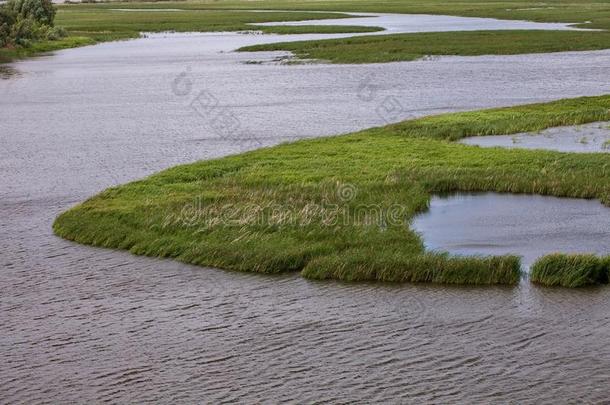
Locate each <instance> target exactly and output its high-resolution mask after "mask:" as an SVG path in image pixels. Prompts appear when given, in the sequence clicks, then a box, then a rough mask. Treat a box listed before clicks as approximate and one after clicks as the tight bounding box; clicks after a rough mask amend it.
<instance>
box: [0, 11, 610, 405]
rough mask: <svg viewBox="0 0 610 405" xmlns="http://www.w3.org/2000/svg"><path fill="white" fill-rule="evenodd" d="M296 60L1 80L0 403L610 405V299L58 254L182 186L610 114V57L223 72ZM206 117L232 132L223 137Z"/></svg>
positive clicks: (210, 48) (162, 60)
mask: <svg viewBox="0 0 610 405" xmlns="http://www.w3.org/2000/svg"><path fill="white" fill-rule="evenodd" d="M449 22H450V19H449ZM445 23H447V20H445ZM308 37H309V36H308ZM312 37H315V36H312ZM290 38H291V37H281V38H280V37H276V36H268V37H267V36H265V37H263V36H260V35H258V36H257V35H239V34H204V35H181V34H174V35H151V36H149V37H148V38H143V39H139V40H134V41H126V42H116V43H107V44H101V45H98V46H94V47H85V48H80V49H73V50H66V51H61V52H57V53H56V54H55V55H52V56H45V57H41V58H37V59H32V60H28V61H23V62H19V63H15V64H13V65H11V66H10V68H11V69H10V73H7V74H6V76H7V77H8V78H7V79H4V80H0V138H1V139H0V140H1V142H0V174H1V175H0V268H1V271H0V328H1V330H2V333H1V335H0V359H1V363H0V364H1V365H0V402H2V403H9V402H10V403H15V402H24V403H44V402H52V403H57V402H68V401H70V402H77V403H86V402H101V401H108V402H141V401H142V402H143V401H155V402H178V403H190V402H195V401H198V402H201V401H205V402H214V403H216V402H221V401H222V402H225V401H239V402H265V403H266V402H279V401H291V402H314V401H316V402H332V403H344V402H352V401H358V402H403V403H411V402H412V403H421V402H426V403H490V402H497V403H506V402H514V403H534V402H536V403H544V402H546V403H558V402H562V403H570V402H572V403H573V402H588V403H603V402H605V401H607V398H608V397H609V396H610V388H609V387H608V381H609V380H610V333H609V332H610V288H587V289H578V290H566V289H543V288H538V287H535V286H531V285H529V284H528V283H527V282H524V283H522V284H521V285H520V286H518V287H511V288H507V287H476V288H473V287H451V286H440V285H388V284H366V283H365V284H346V283H337V282H312V281H308V280H305V279H302V278H300V277H299V276H298V275H292V274H290V275H281V276H262V275H256V274H241V273H234V272H227V271H221V270H216V269H209V268H200V267H193V266H188V265H184V264H181V263H176V262H173V261H171V260H155V259H149V258H142V257H136V256H133V255H130V254H129V253H126V252H121V251H112V250H104V249H96V248H91V247H86V246H80V245H77V244H74V243H70V242H67V241H65V240H62V239H60V238H57V237H55V236H53V234H52V231H51V224H52V221H53V219H54V217H55V216H56V215H57V214H59V213H60V212H62V211H63V210H65V209H67V208H69V207H70V206H72V205H73V204H76V203H78V202H79V201H82V200H83V199H85V198H87V197H88V196H90V195H92V194H94V193H96V192H98V191H101V190H103V189H104V188H106V187H108V186H111V185H114V184H120V183H124V182H126V181H130V180H133V179H137V178H140V177H143V176H145V175H147V174H150V173H153V172H155V171H158V170H161V169H163V168H166V167H169V166H172V165H175V164H179V163H185V162H191V161H194V160H198V159H207V158H212V157H219V156H223V155H227V154H231V153H237V152H240V151H243V150H248V149H252V148H256V147H260V146H265V145H274V144H277V143H280V142H284V141H289V140H293V139H297V138H304V137H316V136H324V135H331V134H339V133H345V132H349V131H353V130H357V129H362V128H367V127H371V126H375V125H382V124H384V123H386V122H394V121H399V120H402V119H406V118H410V117H415V116H422V115H428V114H432V113H437V112H442V111H458V110H471V109H478V108H483V107H490V106H502V105H514V104H523V103H528V102H534V101H544V100H552V99H558V98H563V97H576V96H581V95H598V94H607V93H610V82H609V80H608V78H609V77H610V75H609V73H610V51H600V52H582V53H559V54H550V55H522V56H508V57H493V56H486V57H473V58H466V57H451V58H436V59H433V60H425V61H417V62H410V63H392V64H382V65H354V66H345V65H322V64H320V65H282V64H280V63H276V62H274V60H275V59H276V58H277V57H278V55H281V54H278V53H264V54H262V55H252V54H237V53H232V52H230V51H231V50H232V49H235V48H237V47H239V46H243V45H248V44H254V43H261V42H268V41H279V40H286V39H290ZM253 59H257V60H262V61H263V62H264V63H262V64H252V63H245V62H248V61H251V60H253ZM193 100H198V101H199V102H200V101H201V100H207V104H206V105H207V106H210V105H213V106H214V112H215V113H221V114H222V115H223V116H228V117H229V118H228V119H224V120H222V121H221V124H219V123H218V120H216V119H215V118H211V116H210V115H206V114H205V113H202V110H201V109H198V110H197V109H194V108H192V107H191V102H192V101H193ZM199 105H201V103H200V104H199ZM227 128H229V129H231V131H230V133H231V136H229V135H227V134H228V131H226V130H227ZM235 134H238V135H235ZM571 207H572V206H571ZM583 207H586V206H583ZM581 208H582V207H581ZM559 209H561V208H559ZM571 209H578V207H576V208H574V207H572V208H571ZM542 236H544V235H542ZM575 243H578V241H576V242H575Z"/></svg>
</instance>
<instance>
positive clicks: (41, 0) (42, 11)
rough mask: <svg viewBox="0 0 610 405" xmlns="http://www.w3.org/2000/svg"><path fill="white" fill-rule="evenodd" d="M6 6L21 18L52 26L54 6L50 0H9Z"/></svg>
mask: <svg viewBox="0 0 610 405" xmlns="http://www.w3.org/2000/svg"><path fill="white" fill-rule="evenodd" d="M6 7H7V8H8V9H10V10H12V11H13V12H14V13H16V14H17V15H18V16H20V17H22V18H26V19H31V20H33V21H35V22H37V23H39V24H41V25H48V26H50V27H52V26H53V21H54V20H55V7H53V3H52V2H51V0H9V1H8V2H7V3H6Z"/></svg>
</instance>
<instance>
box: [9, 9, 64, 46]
mask: <svg viewBox="0 0 610 405" xmlns="http://www.w3.org/2000/svg"><path fill="white" fill-rule="evenodd" d="M54 20H55V7H54V6H53V4H52V3H51V0H9V1H8V2H7V3H4V4H1V5H0V48H6V47H28V46H30V45H31V44H32V42H33V41H39V40H57V39H59V38H62V37H64V36H65V31H64V30H63V29H62V28H59V27H55V26H54Z"/></svg>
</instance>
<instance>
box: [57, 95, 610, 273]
mask: <svg viewBox="0 0 610 405" xmlns="http://www.w3.org/2000/svg"><path fill="white" fill-rule="evenodd" d="M606 120H610V96H601V97H586V98H578V99H568V100H560V101H556V102H551V103H544V104H532V105H526V106H518V107H509V108H498V109H490V110H483V111H476V112H464V113H453V114H443V115H437V116H431V117H425V118H420V119H414V120H410V121H405V122H401V123H398V124H393V125H388V126H385V127H380V128H373V129H369V130H365V131H361V132H357V133H353V134H349V135H342V136H335V137H329V138H322V139H313V140H303V141H299V142H294V143H290V144H283V145H279V146H275V147H271V148H265V149H260V150H256V151H252V152H248V153H244V154H240V155H235V156H229V157H225V158H222V159H216V160H210V161H200V162H196V163H192V164H187V165H182V166H178V167H174V168H171V169H168V170H165V171H162V172H160V173H158V174H155V175H152V176H150V177H148V178H146V179H143V180H139V181H135V182H132V183H129V184H126V185H122V186H118V187H113V188H110V189H108V190H106V191H104V192H102V193H100V194H99V195H97V196H94V197H92V198H91V199H89V200H87V201H85V202H84V203H82V204H79V205H77V206H76V207H74V208H72V209H70V210H69V211H67V212H65V213H63V214H61V215H60V216H59V217H58V218H57V220H56V221H55V223H54V225H53V227H54V231H55V233H56V234H57V235H59V236H61V237H63V238H66V239H70V240H73V241H76V242H79V243H84V244H89V245H94V246H101V247H107V248H116V249H126V250H129V251H131V252H132V253H134V254H139V255H147V256H155V257H169V258H174V259H177V260H180V261H183V262H186V263H191V264H196V265H201V266H214V267H219V268H223V269H230V270H238V271H251V272H262V273H279V272H287V271H293V272H294V271H298V272H301V274H302V275H303V276H304V277H309V278H313V279H339V280H380V281H397V282H401V281H408V282H439V283H459V284H514V283H517V282H518V281H519V279H520V265H519V259H518V258H516V257H512V256H502V257H468V258H464V257H453V256H450V255H447V254H443V253H436V252H430V251H426V249H425V248H424V246H423V243H422V240H421V238H420V236H419V235H417V234H416V233H415V232H413V231H412V230H411V229H410V228H409V224H410V221H411V219H412V218H413V217H414V216H415V215H416V214H417V213H419V212H422V211H424V210H426V209H427V207H428V204H429V201H430V197H431V195H433V194H435V193H448V192H459V191H464V192H474V191H495V192H510V193H530V194H543V195H552V196H558V197H577V198H597V199H599V200H600V201H602V203H604V204H605V205H608V206H610V155H608V154H570V153H559V152H552V151H533V150H516V149H501V148H493V149H484V148H479V147H475V146H467V145H463V144H459V143H455V142H454V141H456V140H458V139H460V138H463V137H467V136H485V135H498V134H513V133H519V132H528V131H537V130H542V129H545V128H549V127H554V126H562V125H575V124H583V123H586V122H594V121H606Z"/></svg>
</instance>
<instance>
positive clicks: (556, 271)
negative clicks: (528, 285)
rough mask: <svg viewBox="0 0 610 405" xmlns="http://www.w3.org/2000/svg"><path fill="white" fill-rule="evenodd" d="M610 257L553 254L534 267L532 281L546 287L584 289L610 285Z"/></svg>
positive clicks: (540, 260) (538, 261) (539, 260)
mask: <svg viewBox="0 0 610 405" xmlns="http://www.w3.org/2000/svg"><path fill="white" fill-rule="evenodd" d="M609 271H610V257H606V258H600V257H597V256H595V255H567V254H560V253H557V254H552V255H548V256H544V257H542V258H540V259H538V260H537V261H536V263H534V265H533V266H532V270H531V274H530V279H531V280H532V282H534V283H536V284H542V285H545V286H561V287H583V286H587V285H593V284H605V283H608V272H609Z"/></svg>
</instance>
